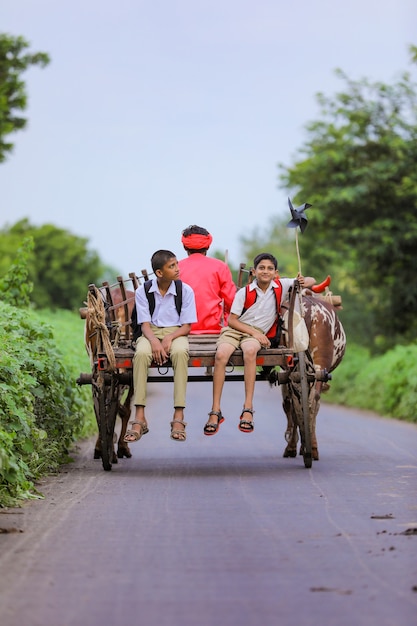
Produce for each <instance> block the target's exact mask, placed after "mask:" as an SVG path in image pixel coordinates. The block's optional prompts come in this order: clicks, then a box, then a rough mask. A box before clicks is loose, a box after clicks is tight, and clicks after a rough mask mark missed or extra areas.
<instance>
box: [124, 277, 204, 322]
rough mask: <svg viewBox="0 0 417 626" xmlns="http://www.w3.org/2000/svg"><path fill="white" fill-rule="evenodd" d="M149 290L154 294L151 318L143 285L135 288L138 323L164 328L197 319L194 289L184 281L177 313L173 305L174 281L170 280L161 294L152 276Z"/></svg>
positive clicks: (175, 292) (174, 294) (175, 291)
mask: <svg viewBox="0 0 417 626" xmlns="http://www.w3.org/2000/svg"><path fill="white" fill-rule="evenodd" d="M149 292H153V293H154V295H155V310H154V312H153V314H152V318H151V313H150V310H149V302H148V298H147V297H146V294H145V287H144V285H141V286H140V287H138V288H137V289H136V293H135V302H136V311H137V318H138V324H143V322H151V323H152V324H154V326H158V327H159V328H166V327H168V326H182V325H183V324H193V323H194V322H196V321H197V312H196V306H195V298H194V291H193V290H192V289H191V287H190V286H189V285H187V284H186V283H182V306H181V312H180V314H179V315H178V312H177V308H176V306H175V296H176V294H177V290H176V286H175V281H172V282H171V284H170V286H169V288H168V291H167V292H166V294H165V295H164V296H162V295H161V292H160V291H159V288H158V282H157V280H156V278H153V279H152V285H151V288H150V289H149Z"/></svg>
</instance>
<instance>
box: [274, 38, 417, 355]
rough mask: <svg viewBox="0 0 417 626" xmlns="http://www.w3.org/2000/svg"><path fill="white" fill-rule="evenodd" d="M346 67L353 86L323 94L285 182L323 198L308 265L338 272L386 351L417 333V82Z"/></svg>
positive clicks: (303, 244)
mask: <svg viewBox="0 0 417 626" xmlns="http://www.w3.org/2000/svg"><path fill="white" fill-rule="evenodd" d="M415 50H416V49H415V48H412V49H411V52H412V53H413V54H414V55H415ZM337 73H338V76H339V77H340V78H341V79H342V80H344V81H345V84H346V88H345V90H344V91H342V92H340V93H337V94H336V95H335V96H333V97H332V98H328V97H326V96H324V95H323V94H318V96H317V98H318V103H319V105H320V107H321V117H322V119H320V120H318V121H315V122H312V123H310V124H309V125H308V126H307V132H308V139H307V141H306V142H305V144H304V146H303V147H302V148H301V150H300V157H301V158H300V160H299V161H298V162H297V163H295V164H294V165H293V166H292V167H289V168H285V167H284V166H282V165H281V166H280V168H281V175H280V181H281V186H283V187H285V188H287V189H292V190H295V191H296V196H295V200H296V201H298V202H299V203H300V204H301V203H303V202H310V203H311V204H313V207H312V208H310V209H308V216H309V218H310V221H309V229H307V230H306V232H305V233H304V235H303V236H302V237H300V250H301V256H302V259H303V261H304V264H306V265H308V267H309V268H311V269H312V270H313V272H314V273H315V274H320V273H323V272H325V271H326V268H328V267H334V268H337V273H336V274H337V284H338V285H339V286H341V287H343V289H344V291H345V293H346V294H349V300H350V301H352V303H354V302H355V303H356V308H357V309H359V310H360V311H361V314H362V319H366V322H365V327H366V329H367V331H366V334H365V333H364V336H363V339H364V341H366V342H367V344H368V345H369V346H370V347H373V348H374V349H379V350H382V351H383V350H385V349H387V348H388V347H390V346H393V345H395V343H397V342H399V341H400V342H408V341H412V340H413V338H414V337H415V336H416V332H417V317H416V315H415V311H416V309H417V281H416V280H415V263H414V260H415V250H416V248H417V169H416V167H415V164H416V162H417V142H416V136H417V85H416V84H415V83H414V82H412V80H411V78H410V75H409V74H407V73H404V74H403V75H402V77H401V78H400V80H399V81H398V82H397V83H396V84H394V85H386V84H383V83H379V82H377V83H372V82H370V81H368V80H366V79H363V80H360V81H353V80H350V79H349V78H348V77H347V76H346V75H345V74H344V73H343V72H341V71H340V70H339V71H338V72H337ZM344 301H345V302H346V300H345V297H344ZM352 326H353V324H352ZM369 330H371V333H370V334H368V331H369Z"/></svg>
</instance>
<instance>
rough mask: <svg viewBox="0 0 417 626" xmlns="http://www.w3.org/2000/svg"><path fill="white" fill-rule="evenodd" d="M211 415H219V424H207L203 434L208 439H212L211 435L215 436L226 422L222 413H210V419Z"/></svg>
mask: <svg viewBox="0 0 417 626" xmlns="http://www.w3.org/2000/svg"><path fill="white" fill-rule="evenodd" d="M210 415H217V424H213V423H212V422H207V424H206V425H205V426H204V430H203V432H204V434H205V435H207V436H208V437H210V436H211V435H215V434H216V433H217V431H218V430H219V426H220V424H223V422H224V417H223V415H222V412H221V411H210V413H209V417H210Z"/></svg>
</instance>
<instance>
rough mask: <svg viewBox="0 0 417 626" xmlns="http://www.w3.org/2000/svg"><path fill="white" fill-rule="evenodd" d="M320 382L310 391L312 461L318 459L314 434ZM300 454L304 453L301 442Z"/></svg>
mask: <svg viewBox="0 0 417 626" xmlns="http://www.w3.org/2000/svg"><path fill="white" fill-rule="evenodd" d="M321 385H322V383H321V382H316V385H315V386H314V387H313V388H312V389H311V391H310V397H309V404H310V433H311V455H312V457H313V461H318V460H319V450H318V445H317V436H316V417H317V413H318V412H319V409H320V388H321ZM300 454H304V445H303V444H301V447H300Z"/></svg>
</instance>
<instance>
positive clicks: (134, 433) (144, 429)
mask: <svg viewBox="0 0 417 626" xmlns="http://www.w3.org/2000/svg"><path fill="white" fill-rule="evenodd" d="M130 423H131V424H132V426H133V425H134V424H138V425H139V426H140V430H128V431H127V432H126V434H125V436H124V439H123V441H124V442H125V443H134V442H135V441H139V439H140V438H141V437H142V435H146V433H148V432H149V428H148V425H147V424H145V422H136V421H135V422H130ZM127 437H133V439H127Z"/></svg>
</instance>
